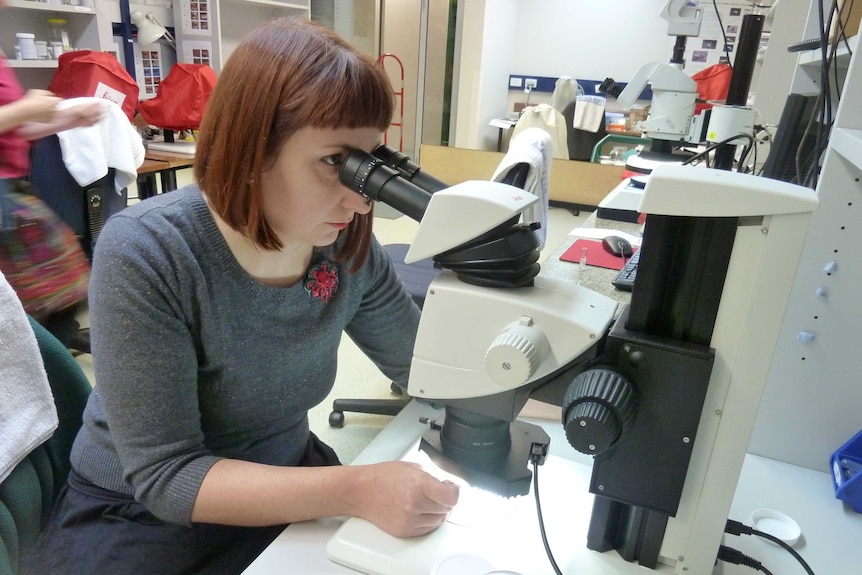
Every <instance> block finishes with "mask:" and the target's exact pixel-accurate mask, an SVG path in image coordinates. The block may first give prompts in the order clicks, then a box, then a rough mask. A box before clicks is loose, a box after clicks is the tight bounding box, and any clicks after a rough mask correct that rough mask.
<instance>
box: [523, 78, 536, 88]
mask: <svg viewBox="0 0 862 575" xmlns="http://www.w3.org/2000/svg"><path fill="white" fill-rule="evenodd" d="M536 83H537V80H536V79H535V78H524V88H535V87H536Z"/></svg>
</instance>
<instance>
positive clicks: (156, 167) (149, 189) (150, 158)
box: [138, 150, 195, 200]
mask: <svg viewBox="0 0 862 575" xmlns="http://www.w3.org/2000/svg"><path fill="white" fill-rule="evenodd" d="M194 159H195V158H194V156H189V155H187V154H171V153H169V152H155V151H150V150H147V155H146V157H145V158H144V163H143V164H141V166H140V167H139V168H138V198H139V199H141V200H145V199H147V198H149V197H150V196H154V195H156V194H157V193H158V189H157V187H156V174H158V175H159V179H160V180H161V183H162V192H170V191H173V190H176V189H177V174H176V172H177V170H182V169H185V168H189V167H191V166H192V165H193V164H194Z"/></svg>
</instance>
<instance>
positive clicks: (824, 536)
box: [244, 401, 862, 575]
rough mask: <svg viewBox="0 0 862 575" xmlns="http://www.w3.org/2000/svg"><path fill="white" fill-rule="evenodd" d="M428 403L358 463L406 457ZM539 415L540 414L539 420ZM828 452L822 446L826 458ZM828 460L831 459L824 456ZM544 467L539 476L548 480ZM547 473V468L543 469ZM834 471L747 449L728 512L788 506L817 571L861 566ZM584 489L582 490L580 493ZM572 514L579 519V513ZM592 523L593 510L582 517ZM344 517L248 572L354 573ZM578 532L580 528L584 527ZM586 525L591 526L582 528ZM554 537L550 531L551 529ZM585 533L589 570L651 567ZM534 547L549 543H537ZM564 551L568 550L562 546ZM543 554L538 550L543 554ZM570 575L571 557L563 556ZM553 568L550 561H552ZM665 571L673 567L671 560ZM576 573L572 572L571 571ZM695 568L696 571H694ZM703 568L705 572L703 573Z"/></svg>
mask: <svg viewBox="0 0 862 575" xmlns="http://www.w3.org/2000/svg"><path fill="white" fill-rule="evenodd" d="M434 413H435V412H434V410H432V409H431V408H429V407H428V406H425V405H422V404H419V403H417V402H415V401H414V402H412V403H411V404H410V405H408V407H407V408H405V409H404V410H403V411H402V412H401V414H399V415H398V416H397V417H395V418H394V419H393V421H392V423H391V424H390V425H388V426H387V427H386V428H385V429H384V430H383V431H382V432H381V433H380V435H378V437H377V438H376V439H375V440H374V441H372V443H371V444H370V445H369V446H368V447H367V448H366V449H365V450H364V451H363V452H362V453H361V454H360V455H359V457H358V458H357V460H356V461H355V462H354V464H364V463H372V462H375V461H383V460H389V459H395V458H398V457H400V456H401V455H402V454H403V453H404V452H405V450H406V449H408V448H409V447H411V446H412V445H413V444H415V442H416V440H417V438H418V437H419V435H421V433H422V431H423V430H424V429H425V426H424V425H422V424H420V423H419V422H418V419H419V417H420V416H421V415H433V414H434ZM536 423H538V422H536ZM543 425H545V426H546V429H547V431H548V433H549V435H551V446H552V449H551V453H552V454H556V456H559V457H564V458H571V459H573V460H575V461H577V462H579V463H585V464H587V465H588V460H586V461H585V456H582V455H580V454H578V453H577V452H575V450H574V449H571V448H570V447H569V445H568V443H567V442H566V440H565V436H564V434H563V431H562V426H560V425H557V424H556V423H554V422H543ZM827 457H828V454H824V460H825V459H826V458H827ZM824 468H825V464H824ZM541 472H542V468H540V482H541V481H542V479H541V478H542V477H543V476H542V474H541ZM545 477H547V476H545ZM830 481H831V480H830V476H829V475H828V474H827V473H825V472H818V471H814V470H811V469H807V468H802V467H797V466H794V465H788V464H785V463H781V462H777V461H774V460H770V459H766V458H763V457H759V456H755V455H750V454H749V455H747V456H746V459H745V463H744V465H743V469H742V474H741V476H740V479H739V485H738V487H737V490H736V496H735V498H734V500H733V504H732V508H731V513H730V517H731V518H732V519H735V520H737V521H740V522H742V523H745V524H747V525H750V524H751V523H750V516H751V512H752V511H754V510H755V509H759V508H771V509H776V510H779V511H782V512H784V513H786V514H787V515H789V516H791V517H792V518H794V519H795V520H796V521H797V522H798V523H799V524H800V526H801V528H802V538H801V539H800V541H799V543H797V545H796V546H795V549H796V551H798V552H799V553H800V554H801V555H802V557H803V558H805V560H806V561H808V563H809V565H810V566H811V568H812V569H813V570H814V572H815V573H816V574H817V575H832V574H835V573H856V572H858V569H857V568H856V567H853V566H854V565H855V566H858V565H862V545H860V542H862V515H860V514H857V513H855V512H853V511H852V510H851V509H850V508H849V507H845V505H844V504H843V503H842V502H841V501H838V500H837V499H835V498H834V495H833V492H832V484H831V482H830ZM542 494H543V503H544V504H543V508H544V509H546V511H545V515H546V521H547V515H548V511H547V509H548V507H549V506H559V505H564V504H565V502H564V501H559V500H557V501H554V502H553V503H551V502H549V501H548V500H547V498H545V497H544V492H542ZM580 495H581V494H577V497H575V498H578V499H581V500H582V499H583V498H582V497H580ZM573 519H577V518H575V517H573ZM582 520H583V521H584V522H585V523H586V522H588V520H589V517H588V516H586V517H583V518H582ZM340 525H341V522H340V521H339V520H336V519H329V520H323V521H309V522H304V523H297V524H294V525H291V526H289V527H288V528H287V529H285V530H284V532H283V533H282V534H281V535H280V536H279V537H278V538H277V539H276V540H275V541H274V542H273V543H272V545H270V546H269V548H267V549H266V550H265V551H264V552H263V553H262V554H261V555H260V557H258V558H257V560H255V562H254V563H252V564H251V565H250V566H249V567H248V569H247V570H246V571H245V572H244V575H276V574H283V573H314V574H321V575H325V574H333V575H337V574H350V573H353V574H355V573H356V571H354V570H352V569H349V568H347V567H343V566H341V565H338V564H335V563H333V562H331V561H329V559H327V556H326V544H327V542H328V541H329V539H330V538H331V537H332V535H333V534H334V533H335V532H336V530H337V529H338V527H339V526H340ZM578 531H579V532H580V531H581V529H580V528H578ZM584 532H585V530H584ZM549 537H552V535H551V534H550V532H549ZM585 543H586V542H585V541H584V540H572V541H571V544H572V545H573V546H578V547H577V548H574V550H573V551H571V552H570V553H569V554H570V555H573V554H577V555H584V554H593V555H595V556H596V557H595V562H594V563H595V565H601V564H606V565H607V566H608V569H607V570H602V571H596V570H592V569H591V570H590V574H591V575H601V573H614V574H617V573H629V572H631V573H642V574H645V573H652V572H655V571H650V570H644V569H643V568H640V567H637V566H636V565H634V564H630V563H626V562H624V561H622V560H621V559H619V557H618V556H616V555H615V552H609V553H603V554H599V553H593V552H591V551H588V550H586V549H585ZM725 544H727V545H729V546H731V547H734V548H736V549H739V550H740V551H742V552H743V553H746V554H748V555H750V556H752V557H753V558H755V559H757V560H758V561H761V562H762V563H763V565H764V566H765V567H767V568H768V569H769V570H770V571H771V572H772V573H774V574H775V575H784V574H786V575H792V574H795V573H800V574H801V573H804V570H803V569H802V567H801V566H800V565H799V564H798V563H796V561H795V560H794V559H793V558H792V557H791V556H790V555H789V554H788V553H787V552H786V551H784V550H783V549H781V548H780V547H778V546H775V545H773V544H772V543H769V542H766V541H764V540H761V539H759V538H757V537H754V536H740V537H733V536H726V537H725ZM535 553H536V554H539V553H541V554H542V555H543V553H544V552H543V550H536V551H535ZM562 554H565V552H563V553H562ZM537 556H538V555H537ZM558 562H560V563H561V565H562V567H561V568H562V570H563V573H564V574H565V575H568V573H567V571H566V568H565V566H566V563H565V562H561V561H560V557H559V556H558ZM538 569H539V570H538V571H531V575H536V574H538V573H545V572H546V568H545V567H539V568H538ZM547 569H548V570H547V572H548V573H550V572H551V571H550V570H549V569H550V568H549V567H548V568H547ZM661 572H662V573H670V572H671V571H670V570H669V569H668V568H664V569H662V570H661ZM715 573H721V574H722V575H737V574H738V575H742V574H745V575H751V573H754V571H753V570H752V569H750V568H747V567H740V566H732V565H723V566H722V567H721V568H720V569H717V570H716V572H715ZM573 575H574V573H573ZM692 575H694V574H692ZM704 575H705V574H704Z"/></svg>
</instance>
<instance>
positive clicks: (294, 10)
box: [173, 0, 311, 72]
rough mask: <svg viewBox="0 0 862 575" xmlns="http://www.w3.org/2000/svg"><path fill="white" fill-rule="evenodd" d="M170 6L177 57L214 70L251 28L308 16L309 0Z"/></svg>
mask: <svg viewBox="0 0 862 575" xmlns="http://www.w3.org/2000/svg"><path fill="white" fill-rule="evenodd" d="M173 9H174V30H175V34H174V36H175V37H176V40H177V56H178V57H177V59H178V60H179V61H181V62H196V63H204V64H208V65H209V66H210V67H211V68H213V69H214V70H215V71H216V72H220V71H221V68H222V66H223V65H224V63H225V62H226V61H227V59H228V57H229V56H230V55H231V53H232V52H233V50H234V48H236V45H237V44H238V43H239V41H240V40H241V39H242V38H243V37H244V36H245V35H246V34H248V33H249V32H250V31H251V30H252V29H254V28H256V27H258V26H260V25H262V24H264V23H266V22H268V21H269V20H273V19H275V18H281V17H285V16H297V17H300V18H306V19H308V18H309V17H310V16H311V5H310V0H292V1H289V2H280V1H279V0H174V5H173ZM204 15H205V17H203V16H204Z"/></svg>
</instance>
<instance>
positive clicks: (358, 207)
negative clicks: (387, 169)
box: [342, 186, 371, 214]
mask: <svg viewBox="0 0 862 575" xmlns="http://www.w3.org/2000/svg"><path fill="white" fill-rule="evenodd" d="M343 189H344V194H345V195H344V199H343V200H342V205H343V206H345V207H347V208H350V209H351V210H353V211H354V212H356V213H357V214H367V213H368V212H370V211H371V201H370V200H369V199H367V198H366V197H365V196H363V195H361V194H358V193H356V192H354V191H353V190H352V189H350V188H348V187H347V186H343Z"/></svg>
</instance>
